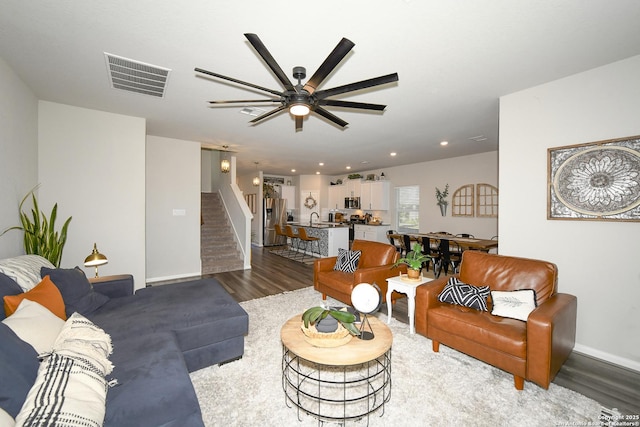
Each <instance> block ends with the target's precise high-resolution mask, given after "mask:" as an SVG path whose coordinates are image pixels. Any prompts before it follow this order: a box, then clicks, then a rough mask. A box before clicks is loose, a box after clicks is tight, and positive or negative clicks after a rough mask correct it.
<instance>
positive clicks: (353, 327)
mask: <svg viewBox="0 0 640 427" xmlns="http://www.w3.org/2000/svg"><path fill="white" fill-rule="evenodd" d="M342 326H344V328H345V329H346V330H347V331H349V333H350V334H351V335H360V330H359V329H358V328H357V327H356V325H355V323H342Z"/></svg>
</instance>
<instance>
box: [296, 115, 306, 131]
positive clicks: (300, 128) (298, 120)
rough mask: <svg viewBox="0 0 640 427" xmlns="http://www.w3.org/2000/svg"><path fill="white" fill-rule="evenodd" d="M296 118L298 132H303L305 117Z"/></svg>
mask: <svg viewBox="0 0 640 427" xmlns="http://www.w3.org/2000/svg"><path fill="white" fill-rule="evenodd" d="M295 117H296V132H302V121H303V120H304V117H302V116H295Z"/></svg>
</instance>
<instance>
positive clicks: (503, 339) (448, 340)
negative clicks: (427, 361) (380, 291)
mask: <svg viewBox="0 0 640 427" xmlns="http://www.w3.org/2000/svg"><path fill="white" fill-rule="evenodd" d="M458 277H459V279H460V280H461V281H462V282H464V283H468V284H470V285H475V286H485V285H488V286H489V287H490V289H491V290H499V291H511V290H519V289H533V290H535V294H536V303H537V307H536V308H535V309H534V310H533V311H532V312H531V313H530V314H529V317H528V319H527V321H526V322H524V321H521V320H515V319H511V318H506V317H498V316H494V315H492V314H491V297H489V301H488V306H489V311H488V312H485V311H478V310H475V309H472V308H467V307H462V306H458V305H453V304H448V303H442V302H439V301H438V295H439V294H440V292H441V291H442V289H443V288H444V286H445V285H446V283H447V281H448V279H449V277H441V278H440V279H436V280H434V281H432V282H429V283H427V284H425V285H423V286H420V287H419V288H418V290H417V294H416V309H415V316H416V318H415V326H416V331H417V332H418V333H420V334H422V335H424V336H426V337H427V338H429V339H431V340H432V345H433V351H435V352H437V351H438V350H439V345H440V343H442V344H444V345H446V346H448V347H451V348H454V349H456V350H458V351H461V352H463V353H466V354H468V355H470V356H473V357H475V358H476V359H480V360H482V361H484V362H486V363H489V364H491V365H493V366H495V367H497V368H500V369H502V370H504V371H507V372H509V373H511V374H513V377H514V383H515V387H516V389H518V390H522V389H523V388H524V380H525V379H526V380H528V381H532V382H534V383H536V384H538V385H540V386H541V387H544V388H545V389H547V388H548V387H549V383H550V382H551V380H553V378H554V377H555V375H556V374H557V373H558V371H559V370H560V367H561V366H562V365H563V363H564V362H565V361H566V360H567V358H568V357H569V354H570V353H571V351H572V350H573V346H574V343H575V336H576V310H577V299H576V297H575V296H573V295H569V294H561V293H558V291H557V285H558V270H557V267H556V266H555V264H552V263H549V262H546V261H538V260H533V259H527V258H516V257H509V256H502V255H494V254H487V253H484V252H479V251H465V252H464V254H463V256H462V264H461V265H460V273H459V275H458Z"/></svg>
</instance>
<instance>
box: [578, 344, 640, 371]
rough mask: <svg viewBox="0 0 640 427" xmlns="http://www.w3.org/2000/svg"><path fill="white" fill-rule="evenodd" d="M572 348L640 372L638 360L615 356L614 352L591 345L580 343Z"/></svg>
mask: <svg viewBox="0 0 640 427" xmlns="http://www.w3.org/2000/svg"><path fill="white" fill-rule="evenodd" d="M573 349H574V350H575V351H576V352H578V353H582V354H586V355H587V356H592V357H595V358H596V359H601V360H604V361H606V362H609V363H613V364H614V365H618V366H622V367H624V368H627V369H631V370H632V371H636V372H640V362H636V361H635V360H631V359H626V358H624V357H620V356H616V355H615V354H611V353H607V352H605V351H602V350H598V349H595V348H592V347H587V346H586V345H582V344H576V345H575V346H574V347H573Z"/></svg>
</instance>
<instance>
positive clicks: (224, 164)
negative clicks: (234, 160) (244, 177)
mask: <svg viewBox="0 0 640 427" xmlns="http://www.w3.org/2000/svg"><path fill="white" fill-rule="evenodd" d="M222 148H224V151H223V153H226V152H227V148H229V146H228V145H223V146H222ZM230 170H231V163H229V160H228V159H222V161H221V162H220V172H222V173H229V171H230Z"/></svg>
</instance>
